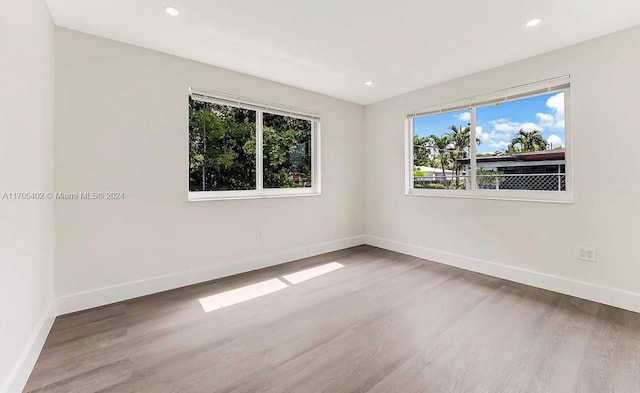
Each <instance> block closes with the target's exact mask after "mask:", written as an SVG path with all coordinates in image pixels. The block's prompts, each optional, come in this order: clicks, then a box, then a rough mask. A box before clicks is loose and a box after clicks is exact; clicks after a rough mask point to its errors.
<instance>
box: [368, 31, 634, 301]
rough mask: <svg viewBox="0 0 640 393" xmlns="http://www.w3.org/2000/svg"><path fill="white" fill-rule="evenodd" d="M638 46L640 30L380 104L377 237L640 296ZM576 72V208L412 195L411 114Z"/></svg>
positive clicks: (374, 170)
mask: <svg viewBox="0 0 640 393" xmlns="http://www.w3.org/2000/svg"><path fill="white" fill-rule="evenodd" d="M638 42H640V27H639V28H633V29H631V30H627V31H623V32H620V33H616V34H613V35H610V36H606V37H603V38H600V39H597V40H593V41H589V42H586V43H582V44H579V45H576V46H572V47H569V48H566V49H562V50H559V51H556V52H552V53H549V54H545V55H542V56H538V57H535V58H531V59H528V60H525V61H522V62H518V63H514V64H510V65H507V66H503V67H500V68H496V69H492V70H489V71H485V72H481V73H478V74H475V75H471V76H468V77H464V78H461V79H456V80H453V81H450V82H446V83H443V84H439V85H436V86H432V87H429V88H425V89H421V90H419V91H416V92H412V93H409V94H405V95H402V96H399V97H396V98H392V99H389V100H386V101H382V102H379V103H376V104H372V105H370V106H368V107H367V108H366V133H367V134H366V135H367V137H366V165H365V167H366V169H367V172H366V178H367V181H366V186H365V191H366V192H365V195H366V196H367V199H366V201H367V206H366V218H367V222H366V230H367V233H368V234H369V235H371V236H373V237H377V238H382V239H386V240H392V241H395V242H400V243H405V245H406V244H409V245H413V246H419V247H424V248H426V249H429V250H426V252H424V253H423V255H430V254H431V255H441V256H443V257H444V256H445V255H449V256H451V255H450V254H456V256H458V257H460V258H458V259H459V260H465V259H466V260H467V261H468V262H470V265H469V266H473V265H474V264H475V265H479V264H481V263H483V262H491V263H498V264H504V265H507V266H509V267H515V268H521V269H527V270H531V271H534V272H539V273H544V274H547V275H552V276H558V277H561V278H569V279H571V280H577V281H584V282H587V283H590V284H595V285H599V286H604V287H610V288H615V289H619V290H623V291H625V290H626V291H632V292H636V293H640V280H639V279H638V277H640V259H639V258H638V254H637V253H636V251H637V247H638V244H640V231H639V230H638V222H639V221H640V204H639V203H638V201H639V200H640V182H639V181H638V179H637V173H638V168H640V154H639V153H638V139H637V138H638V135H639V134H640V123H639V122H638V104H639V103H640V74H639V73H638V70H640V50H638ZM487 55H488V56H490V54H487ZM564 74H571V84H572V87H571V89H572V90H571V108H572V122H573V128H572V134H573V144H572V148H573V168H574V194H575V197H574V201H575V202H574V203H573V204H570V205H566V204H549V203H531V202H520V201H499V200H472V199H453V198H429V197H417V196H405V195H404V136H403V132H404V124H403V122H404V114H405V113H406V112H408V111H411V110H414V109H416V108H420V107H428V106H430V105H437V104H443V103H447V102H451V101H455V100H456V99H460V98H465V97H469V96H474V95H477V94H482V93H487V92H492V91H495V90H498V89H501V88H507V87H510V86H515V85H519V84H523V83H527V82H534V81H537V80H542V79H545V78H549V77H554V76H560V75H564ZM374 240H375V239H374ZM377 243H379V244H383V243H386V244H393V243H390V242H383V241H381V240H380V239H377ZM395 244H396V246H398V243H395ZM579 246H588V247H595V248H597V249H598V262H597V263H595V264H593V263H588V262H581V261H578V260H577V259H576V256H577V249H578V247H579ZM399 248H403V246H402V245H400V247H399ZM413 249H414V250H415V249H416V248H413ZM427 251H428V252H427ZM481 270H482V269H481ZM638 306H640V305H638Z"/></svg>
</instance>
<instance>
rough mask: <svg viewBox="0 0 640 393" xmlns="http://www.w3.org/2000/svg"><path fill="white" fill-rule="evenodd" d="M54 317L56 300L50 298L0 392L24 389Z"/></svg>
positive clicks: (11, 392) (12, 392)
mask: <svg viewBox="0 0 640 393" xmlns="http://www.w3.org/2000/svg"><path fill="white" fill-rule="evenodd" d="M55 319H56V302H55V300H52V301H51V302H50V303H49V305H48V306H47V308H46V309H45V311H44V313H43V315H42V317H41V318H40V321H38V323H37V324H36V326H34V328H33V331H32V333H31V336H30V337H29V340H28V341H27V344H26V345H25V347H24V350H23V351H22V354H20V357H19V358H18V359H17V360H16V362H15V364H14V366H13V369H12V370H11V371H10V372H9V375H8V377H7V379H6V381H5V383H4V384H3V385H2V386H0V392H1V393H19V392H22V390H23V389H24V385H25V384H26V383H27V380H28V379H29V375H31V371H32V370H33V366H35V364H36V361H37V360H38V356H40V351H41V350H42V346H43V345H44V342H45V341H46V339H47V336H48V335H49V331H50V330H51V326H53V321H54V320H55Z"/></svg>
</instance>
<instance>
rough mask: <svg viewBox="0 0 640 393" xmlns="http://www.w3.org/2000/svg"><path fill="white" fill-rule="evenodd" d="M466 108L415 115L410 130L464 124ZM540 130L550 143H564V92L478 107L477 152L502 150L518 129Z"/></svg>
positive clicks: (441, 129) (442, 130)
mask: <svg viewBox="0 0 640 393" xmlns="http://www.w3.org/2000/svg"><path fill="white" fill-rule="evenodd" d="M470 118H471V114H470V113H469V111H457V112H449V113H442V114H439V115H431V116H423V117H417V118H415V119H414V123H413V130H414V133H415V134H417V135H419V136H428V135H432V134H435V135H443V134H445V133H447V132H449V129H448V128H449V127H450V126H451V125H456V126H458V127H460V126H467V125H468V123H469V121H470ZM521 128H522V129H524V130H525V131H531V130H540V131H541V133H542V136H543V137H544V139H546V140H547V141H548V142H549V143H551V144H552V145H553V147H559V146H564V141H565V131H564V93H562V92H561V93H557V92H556V93H551V94H546V95H541V96H536V97H530V98H525V99H521V100H517V101H511V102H505V103H502V104H500V105H498V106H495V105H489V106H483V107H478V108H477V111H476V132H477V135H478V138H480V140H481V141H482V143H481V144H480V145H479V146H478V153H492V152H495V151H497V150H505V149H506V148H507V146H508V144H509V142H510V141H511V139H512V138H513V136H514V135H515V134H516V133H517V132H518V131H519V130H520V129H521Z"/></svg>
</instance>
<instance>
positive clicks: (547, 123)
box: [536, 113, 556, 128]
mask: <svg viewBox="0 0 640 393" xmlns="http://www.w3.org/2000/svg"><path fill="white" fill-rule="evenodd" d="M536 117H537V118H538V123H539V124H540V126H541V127H542V128H547V127H553V125H554V124H555V123H556V119H555V116H553V115H552V114H551V113H536Z"/></svg>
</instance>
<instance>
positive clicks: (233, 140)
mask: <svg viewBox="0 0 640 393" xmlns="http://www.w3.org/2000/svg"><path fill="white" fill-rule="evenodd" d="M255 125H256V113H255V112H254V111H251V110H247V109H240V108H233V107H229V106H225V105H218V104H211V103H207V102H202V101H195V100H192V99H189V190H191V191H220V190H249V189H253V188H255V182H256V180H255V179H256V173H255V168H256V165H255V162H256V158H255V149H254V150H253V151H252V150H251V148H250V145H251V144H253V146H255V138H256V128H255Z"/></svg>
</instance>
